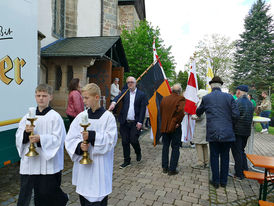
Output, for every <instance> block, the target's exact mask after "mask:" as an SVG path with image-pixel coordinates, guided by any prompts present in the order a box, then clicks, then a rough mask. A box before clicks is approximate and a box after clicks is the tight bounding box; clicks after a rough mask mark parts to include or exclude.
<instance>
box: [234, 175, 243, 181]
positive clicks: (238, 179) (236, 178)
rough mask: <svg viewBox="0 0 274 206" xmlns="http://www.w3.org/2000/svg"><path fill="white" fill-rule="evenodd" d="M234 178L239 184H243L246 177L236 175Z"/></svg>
mask: <svg viewBox="0 0 274 206" xmlns="http://www.w3.org/2000/svg"><path fill="white" fill-rule="evenodd" d="M233 178H234V180H237V181H239V182H241V181H242V180H243V179H244V177H238V176H236V175H234V176H233Z"/></svg>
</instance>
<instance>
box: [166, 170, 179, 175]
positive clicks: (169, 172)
mask: <svg viewBox="0 0 274 206" xmlns="http://www.w3.org/2000/svg"><path fill="white" fill-rule="evenodd" d="M178 173H179V171H178V170H175V171H168V175H170V176H171V175H177V174H178Z"/></svg>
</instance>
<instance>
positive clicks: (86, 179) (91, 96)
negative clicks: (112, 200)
mask: <svg viewBox="0 0 274 206" xmlns="http://www.w3.org/2000/svg"><path fill="white" fill-rule="evenodd" d="M82 96H83V100H84V104H85V105H86V107H88V110H87V111H84V112H81V113H80V114H78V115H77V116H76V118H75V119H74V121H73V122H72V124H71V125H70V129H69V131H68V134H67V136H66V140H65V147H66V150H67V151H68V153H69V155H70V157H71V159H72V161H74V165H73V172H72V184H73V185H76V192H77V193H78V194H79V197H80V203H81V205H82V206H83V205H92V204H93V203H96V205H100V206H104V205H107V201H108V195H109V194H110V193H111V192H112V173H113V157H114V147H115V145H116V142H117V125H116V121H115V118H114V116H113V114H112V113H111V112H109V111H107V110H105V109H104V108H103V107H101V106H100V97H101V90H100V88H99V87H98V86H97V85H96V84H94V83H90V84H87V85H86V86H84V87H83V89H82ZM85 112H87V113H88V122H89V123H90V126H89V127H88V128H87V132H83V128H82V127H81V126H80V124H81V123H82V115H84V113H85ZM83 140H87V141H88V144H84V143H83ZM84 151H88V152H89V155H90V159H92V160H93V162H92V164H88V165H83V164H80V163H79V161H80V160H81V159H82V154H83V152H84Z"/></svg>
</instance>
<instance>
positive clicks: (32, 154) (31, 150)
mask: <svg viewBox="0 0 274 206" xmlns="http://www.w3.org/2000/svg"><path fill="white" fill-rule="evenodd" d="M27 120H28V121H30V124H31V126H33V127H34V124H33V123H34V121H35V120H37V118H27ZM30 135H31V136H32V135H33V132H31V133H30ZM38 155H39V153H38V152H36V150H35V145H34V143H30V146H29V151H28V153H27V154H26V156H27V157H35V156H38Z"/></svg>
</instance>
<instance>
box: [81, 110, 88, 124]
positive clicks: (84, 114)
mask: <svg viewBox="0 0 274 206" xmlns="http://www.w3.org/2000/svg"><path fill="white" fill-rule="evenodd" d="M82 124H83V125H87V124H88V113H87V112H84V113H83V114H82Z"/></svg>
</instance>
